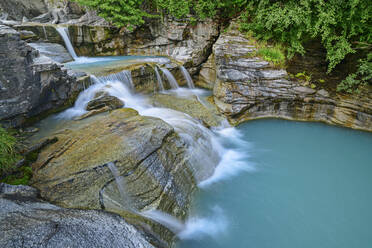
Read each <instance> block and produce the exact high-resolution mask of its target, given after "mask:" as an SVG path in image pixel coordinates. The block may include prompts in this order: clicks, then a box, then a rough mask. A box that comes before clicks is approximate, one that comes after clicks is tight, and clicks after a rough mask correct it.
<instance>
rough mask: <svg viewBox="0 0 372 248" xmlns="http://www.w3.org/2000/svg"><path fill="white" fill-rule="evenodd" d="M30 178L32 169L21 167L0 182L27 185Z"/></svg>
mask: <svg viewBox="0 0 372 248" xmlns="http://www.w3.org/2000/svg"><path fill="white" fill-rule="evenodd" d="M31 178H32V168H31V167H30V166H22V167H21V168H19V169H18V170H17V171H16V172H15V173H13V174H11V175H8V176H6V177H5V178H4V179H2V180H0V182H3V183H7V184H11V185H20V184H22V185H28V184H29V182H30V180H31Z"/></svg>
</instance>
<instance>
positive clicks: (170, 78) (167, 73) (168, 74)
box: [160, 68, 179, 89]
mask: <svg viewBox="0 0 372 248" xmlns="http://www.w3.org/2000/svg"><path fill="white" fill-rule="evenodd" d="M160 70H161V71H162V72H163V73H164V75H165V76H166V77H167V79H168V82H169V84H170V86H171V88H172V89H178V88H179V87H178V83H177V80H176V79H175V78H174V76H173V74H172V73H171V72H170V71H169V70H168V69H167V68H160Z"/></svg>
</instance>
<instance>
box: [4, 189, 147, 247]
mask: <svg viewBox="0 0 372 248" xmlns="http://www.w3.org/2000/svg"><path fill="white" fill-rule="evenodd" d="M0 225H1V230H0V246H1V247H61V248H62V247H106V246H107V244H110V247H123V248H124V247H127V248H137V247H141V248H150V247H154V246H153V245H152V244H150V243H149V242H148V241H147V240H146V239H147V237H145V236H144V235H143V234H142V233H140V232H139V231H138V230H136V229H135V228H134V226H132V225H130V224H128V223H127V222H126V221H125V220H124V219H123V218H121V217H120V216H118V215H115V214H112V213H107V212H104V211H97V210H77V209H64V208H61V207H58V206H55V205H52V204H50V203H48V202H45V201H43V200H41V199H39V198H38V191H37V190H36V189H34V188H31V187H28V186H11V185H6V184H0Z"/></svg>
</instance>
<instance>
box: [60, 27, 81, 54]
mask: <svg viewBox="0 0 372 248" xmlns="http://www.w3.org/2000/svg"><path fill="white" fill-rule="evenodd" d="M56 30H57V32H58V33H59V34H60V35H61V37H62V39H63V41H64V42H65V45H66V48H67V50H68V52H69V53H70V55H71V57H72V58H73V59H74V60H76V59H77V58H78V56H77V55H76V53H75V50H74V47H73V46H72V43H71V41H70V37H69V35H68V29H67V28H66V27H56Z"/></svg>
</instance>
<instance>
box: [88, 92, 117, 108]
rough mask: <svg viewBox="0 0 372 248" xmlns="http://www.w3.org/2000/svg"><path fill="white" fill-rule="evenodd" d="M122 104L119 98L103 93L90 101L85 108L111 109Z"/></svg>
mask: <svg viewBox="0 0 372 248" xmlns="http://www.w3.org/2000/svg"><path fill="white" fill-rule="evenodd" d="M123 106H124V103H123V101H121V100H120V99H119V98H117V97H114V96H109V95H105V94H103V95H99V96H98V97H97V98H95V99H93V100H92V101H90V102H89V103H88V105H87V110H93V109H100V108H103V107H108V108H109V110H113V109H118V108H121V107H123Z"/></svg>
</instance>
